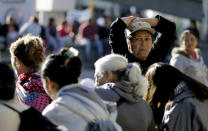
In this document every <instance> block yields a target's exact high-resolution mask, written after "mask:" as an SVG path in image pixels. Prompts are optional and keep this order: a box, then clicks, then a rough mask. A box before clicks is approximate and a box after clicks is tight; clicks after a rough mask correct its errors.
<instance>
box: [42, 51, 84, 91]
mask: <svg viewBox="0 0 208 131" xmlns="http://www.w3.org/2000/svg"><path fill="white" fill-rule="evenodd" d="M65 51H66V50H63V51H62V52H61V53H59V54H52V55H50V56H48V57H47V59H46V61H45V63H44V65H43V68H42V77H43V78H46V77H49V78H50V79H51V80H52V81H54V82H56V83H57V84H58V85H59V87H60V88H61V87H63V86H65V85H67V84H72V83H77V82H78V77H79V75H80V73H81V66H82V64H81V60H80V58H79V57H76V56H75V57H69V56H67V55H66V53H65Z"/></svg>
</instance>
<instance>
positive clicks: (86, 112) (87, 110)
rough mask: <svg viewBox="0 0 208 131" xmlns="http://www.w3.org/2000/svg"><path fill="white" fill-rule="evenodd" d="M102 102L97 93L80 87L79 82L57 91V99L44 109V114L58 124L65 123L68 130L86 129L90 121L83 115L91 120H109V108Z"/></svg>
mask: <svg viewBox="0 0 208 131" xmlns="http://www.w3.org/2000/svg"><path fill="white" fill-rule="evenodd" d="M98 102H99V103H98ZM101 103H102V102H101V101H100V98H99V97H98V96H96V94H95V93H93V92H88V91H86V90H85V89H82V88H80V85H79V84H77V85H75V84H74V85H68V86H65V87H63V88H62V89H61V90H60V91H59V92H58V93H57V99H56V100H54V101H53V102H52V104H51V105H49V106H48V107H47V108H46V109H45V110H44V112H43V115H44V116H46V117H47V118H49V119H50V120H51V121H52V122H54V123H55V124H57V125H64V126H65V127H67V128H68V130H73V131H79V130H85V129H86V127H87V125H88V121H86V120H85V119H84V118H83V117H82V115H83V116H85V117H86V118H88V119H89V120H93V119H99V120H107V117H106V113H107V110H105V108H104V107H105V106H104V105H103V106H102V104H101ZM75 111H76V112H75ZM77 112H79V113H80V114H81V115H80V114H77ZM61 119H62V120H61Z"/></svg>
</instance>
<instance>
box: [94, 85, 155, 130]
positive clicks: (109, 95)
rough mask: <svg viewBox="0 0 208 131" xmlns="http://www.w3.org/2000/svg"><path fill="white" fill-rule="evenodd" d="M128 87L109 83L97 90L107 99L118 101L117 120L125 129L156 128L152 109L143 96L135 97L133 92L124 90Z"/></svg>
mask: <svg viewBox="0 0 208 131" xmlns="http://www.w3.org/2000/svg"><path fill="white" fill-rule="evenodd" d="M127 88H130V87H127V86H126V87H125V86H122V84H119V83H116V84H113V83H107V84H105V85H104V86H102V87H99V88H96V92H97V93H98V94H99V96H100V97H101V98H102V99H103V100H105V101H113V102H117V110H118V116H117V122H118V124H119V125H121V127H122V129H123V131H137V130H141V131H152V130H154V119H153V114H152V109H151V108H150V106H149V105H148V104H147V102H146V101H145V100H143V99H142V98H139V97H137V98H135V97H133V94H132V93H130V92H128V91H124V89H127Z"/></svg>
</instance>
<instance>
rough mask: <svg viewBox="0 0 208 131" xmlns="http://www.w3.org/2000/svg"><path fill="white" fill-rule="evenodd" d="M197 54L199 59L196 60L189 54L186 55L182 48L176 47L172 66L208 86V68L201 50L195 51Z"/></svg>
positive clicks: (171, 61) (171, 62)
mask: <svg viewBox="0 0 208 131" xmlns="http://www.w3.org/2000/svg"><path fill="white" fill-rule="evenodd" d="M195 53H196V58H197V59H196V60H195V59H193V58H191V56H190V55H189V54H187V53H185V51H184V50H183V49H182V48H177V47H176V48H174V49H173V51H172V58H171V60H170V65H172V66H174V67H176V68H177V69H179V70H180V71H181V72H183V73H185V74H186V75H188V76H190V77H192V78H194V79H196V80H198V81H200V82H202V83H203V84H205V85H207V86H208V81H207V72H208V69H207V66H206V65H205V64H204V60H203V57H202V55H201V52H200V50H199V49H195Z"/></svg>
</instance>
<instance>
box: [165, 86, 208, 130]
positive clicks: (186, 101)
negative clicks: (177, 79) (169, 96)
mask: <svg viewBox="0 0 208 131" xmlns="http://www.w3.org/2000/svg"><path fill="white" fill-rule="evenodd" d="M180 90H181V92H180V93H177V95H176V96H175V98H174V100H173V103H172V104H168V106H166V110H165V112H164V116H163V121H162V126H161V127H162V128H163V129H167V128H168V129H169V131H181V130H184V131H187V130H193V131H199V130H202V131H205V130H208V126H207V123H208V117H207V116H208V111H207V109H208V99H205V100H203V101H201V100H199V99H198V98H197V97H196V95H195V94H194V93H193V91H191V90H190V89H189V87H187V86H186V84H185V88H183V87H181V89H180ZM170 118H171V119H170ZM182 125H186V126H182Z"/></svg>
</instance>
